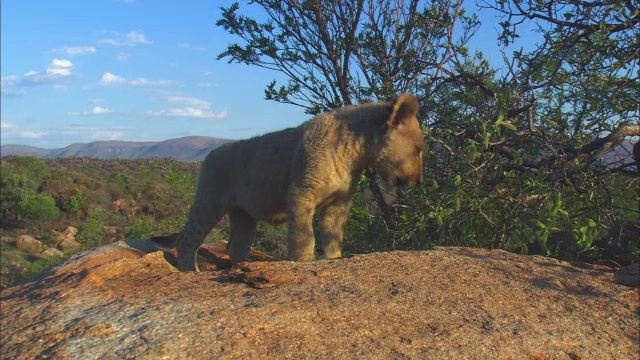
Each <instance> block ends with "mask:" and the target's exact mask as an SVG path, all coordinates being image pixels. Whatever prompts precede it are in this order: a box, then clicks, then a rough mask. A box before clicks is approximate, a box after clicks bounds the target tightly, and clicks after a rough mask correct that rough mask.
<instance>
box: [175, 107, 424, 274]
mask: <svg viewBox="0 0 640 360" xmlns="http://www.w3.org/2000/svg"><path fill="white" fill-rule="evenodd" d="M417 112H418V101H417V99H416V98H415V97H414V96H413V95H410V94H404V95H401V96H398V97H397V98H396V99H395V100H393V101H392V102H390V103H375V104H364V105H357V106H348V107H344V108H341V109H338V110H334V111H330V112H326V113H323V114H320V115H318V116H316V117H314V118H312V119H311V120H309V121H307V122H305V123H303V124H302V125H300V126H298V127H295V128H290V129H285V130H282V131H278V132H274V133H269V134H266V135H262V136H258V137H255V138H252V139H248V140H241V141H237V142H233V143H229V144H225V145H223V146H221V147H219V148H217V149H215V150H213V151H212V152H211V153H209V155H208V156H207V158H206V159H205V160H204V162H203V164H202V169H201V172H200V179H199V183H198V188H197V191H196V195H195V198H194V201H193V205H192V207H191V210H190V213H189V217H188V220H187V224H186V226H185V228H184V230H183V231H182V233H180V234H179V235H178V237H177V249H178V259H177V260H178V261H177V266H178V269H179V270H181V271H193V270H195V271H197V270H198V266H197V260H196V259H197V257H196V253H197V250H198V248H199V247H200V245H201V244H202V242H203V240H204V238H205V237H206V236H207V234H208V233H209V232H210V231H211V229H212V228H213V227H214V226H215V225H216V224H217V223H218V221H220V219H221V218H222V217H223V216H224V215H225V214H229V219H230V223H231V224H230V225H231V236H230V239H229V244H228V253H229V256H230V258H231V261H232V262H233V263H238V262H242V261H246V260H248V257H249V250H250V248H251V243H252V240H253V237H254V235H255V232H256V223H257V221H266V222H269V223H272V224H280V223H284V222H288V226H289V228H288V253H289V258H290V260H293V261H311V260H314V259H315V255H314V252H315V238H314V233H313V229H312V226H311V224H312V218H313V215H314V213H315V212H316V211H318V212H319V222H318V225H319V228H318V230H319V238H320V241H321V245H322V249H323V252H324V257H325V258H327V259H333V258H339V257H341V256H342V250H341V243H342V234H343V228H344V224H345V222H346V220H347V217H348V214H349V207H350V204H351V198H352V196H353V192H354V189H355V186H356V184H357V182H358V180H359V179H360V177H361V175H362V173H363V171H364V170H365V169H366V168H372V169H374V170H375V171H376V172H377V173H378V174H379V175H380V176H381V178H382V179H384V180H385V181H386V182H387V183H388V184H391V185H397V184H403V183H404V184H409V185H414V184H416V183H419V182H421V181H422V153H423V150H424V146H425V145H424V137H423V133H422V130H421V129H420V125H419V122H418V120H417V118H416V116H417Z"/></svg>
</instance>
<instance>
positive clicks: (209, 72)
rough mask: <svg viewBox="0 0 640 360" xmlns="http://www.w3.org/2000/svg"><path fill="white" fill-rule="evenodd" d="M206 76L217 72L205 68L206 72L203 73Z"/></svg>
mask: <svg viewBox="0 0 640 360" xmlns="http://www.w3.org/2000/svg"><path fill="white" fill-rule="evenodd" d="M202 74H203V75H204V76H211V75H213V74H215V73H214V72H213V71H209V70H205V72H204V73H202Z"/></svg>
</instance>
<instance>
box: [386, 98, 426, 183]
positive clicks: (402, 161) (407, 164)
mask: <svg viewBox="0 0 640 360" xmlns="http://www.w3.org/2000/svg"><path fill="white" fill-rule="evenodd" d="M389 106H390V110H391V115H390V116H389V118H388V119H387V122H386V124H385V125H384V126H385V134H384V136H383V139H382V142H381V146H380V148H379V150H378V154H377V156H376V164H375V166H374V169H375V170H376V172H377V173H378V174H379V175H380V176H381V177H382V178H383V181H385V182H386V183H387V184H388V185H404V184H407V185H415V184H419V183H421V182H422V176H423V175H422V156H423V153H424V147H425V143H424V134H423V133H422V129H421V128H420V123H419V122H418V118H417V115H418V107H419V106H418V99H416V97H415V96H413V95H411V94H403V95H400V96H398V97H396V98H395V99H394V100H393V101H392V102H391V103H390V105H389Z"/></svg>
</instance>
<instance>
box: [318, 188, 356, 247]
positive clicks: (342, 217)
mask: <svg viewBox="0 0 640 360" xmlns="http://www.w3.org/2000/svg"><path fill="white" fill-rule="evenodd" d="M350 205H351V201H350V199H339V200H336V201H334V202H333V203H331V204H330V205H327V206H326V207H324V208H323V209H321V210H320V212H319V215H320V219H319V220H320V221H319V224H318V225H319V232H320V234H319V237H320V241H321V243H322V251H323V252H324V258H325V259H337V258H341V257H342V238H343V231H344V225H345V223H346V222H347V218H348V217H349V207H350Z"/></svg>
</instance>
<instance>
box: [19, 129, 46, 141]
mask: <svg viewBox="0 0 640 360" xmlns="http://www.w3.org/2000/svg"><path fill="white" fill-rule="evenodd" d="M48 134H49V133H48V132H46V131H37V130H24V131H20V132H18V136H19V137H23V138H27V139H39V138H41V137H43V136H46V135H48Z"/></svg>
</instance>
